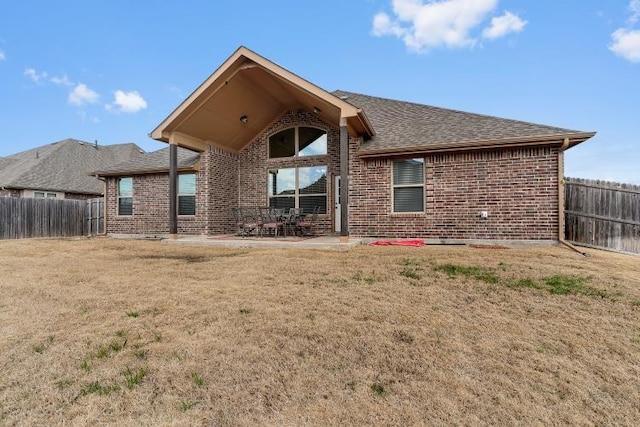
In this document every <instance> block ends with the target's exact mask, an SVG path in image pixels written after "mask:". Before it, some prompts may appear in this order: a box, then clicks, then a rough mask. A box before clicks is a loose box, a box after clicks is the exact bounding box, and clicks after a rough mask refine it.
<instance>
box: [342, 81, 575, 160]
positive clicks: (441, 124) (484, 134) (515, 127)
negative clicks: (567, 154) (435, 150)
mask: <svg viewBox="0 0 640 427" xmlns="http://www.w3.org/2000/svg"><path fill="white" fill-rule="evenodd" d="M333 94H334V95H336V96H339V97H340V98H342V99H344V100H345V101H347V102H349V103H351V104H353V105H354V106H356V107H359V108H362V109H363V110H364V112H365V114H366V115H367V117H368V118H369V120H370V121H371V123H372V125H373V128H374V129H375V132H376V135H375V136H374V137H373V138H372V139H371V140H369V141H366V142H364V143H363V144H362V145H361V147H360V151H361V153H363V152H367V151H373V152H375V151H380V150H394V149H395V150H398V151H402V150H403V149H410V148H413V147H422V148H426V149H428V148H429V147H430V146H441V145H451V146H456V144H459V143H473V142H483V141H496V140H508V139H515V138H533V137H544V136H551V135H565V134H581V133H583V132H580V131H575V130H570V129H563V128H558V127H553V126H546V125H539V124H535V123H528V122H523V121H518V120H510V119H503V118H500V117H492V116H486V115H481V114H474V113H467V112H464V111H457V110H449V109H446V108H439V107H432V106H428V105H422V104H416V103H411V102H404V101H396V100H392V99H385V98H377V97H374V96H368V95H362V94H357V93H352V92H345V91H335V92H333Z"/></svg>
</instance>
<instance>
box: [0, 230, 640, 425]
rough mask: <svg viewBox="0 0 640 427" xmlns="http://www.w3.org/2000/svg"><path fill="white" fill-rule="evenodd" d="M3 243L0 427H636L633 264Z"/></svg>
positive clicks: (611, 258) (113, 243)
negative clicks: (448, 426)
mask: <svg viewBox="0 0 640 427" xmlns="http://www.w3.org/2000/svg"><path fill="white" fill-rule="evenodd" d="M588 253H589V254H590V256H589V257H588V258H583V257H581V256H580V255H578V254H576V253H575V252H572V251H570V250H568V249H566V248H560V247H544V248H526V249H508V250H505V249H478V248H469V247H445V246H429V247H424V248H399V247H358V248H356V249H354V250H352V251H350V252H346V253H345V252H322V251H302V250H286V249H282V250H273V249H269V250H249V249H242V250H239V249H221V248H213V247H201V246H184V245H166V244H161V243H158V242H143V241H118V240H109V239H102V238H100V239H89V240H85V239H78V240H20V241H1V242H0V266H1V267H0V268H1V271H2V274H1V275H0V425H24V426H27V425H28V426H31V425H60V424H66V425H97V424H101V425H255V424H258V425H320V424H322V425H325V424H329V425H363V424H375V425H415V424H430V425H433V424H465V425H483V424H491V425H505V424H521V425H540V424H544V425H550V424H551V425H553V424H577V425H611V424H616V425H639V424H640V404H639V402H640V321H639V317H640V258H638V257H633V256H626V255H619V254H613V253H607V252H601V251H595V250H590V251H588Z"/></svg>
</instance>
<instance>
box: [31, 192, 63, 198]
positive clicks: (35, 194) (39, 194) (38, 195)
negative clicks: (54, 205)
mask: <svg viewBox="0 0 640 427" xmlns="http://www.w3.org/2000/svg"><path fill="white" fill-rule="evenodd" d="M33 197H34V198H36V199H44V198H45V197H46V198H47V199H54V198H56V197H58V194H57V193H47V192H46V191H34V192H33Z"/></svg>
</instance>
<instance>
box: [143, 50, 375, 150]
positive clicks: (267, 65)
mask: <svg viewBox="0 0 640 427" xmlns="http://www.w3.org/2000/svg"><path fill="white" fill-rule="evenodd" d="M291 109H304V110H307V111H313V112H314V114H317V115H318V116H320V118H322V119H323V120H325V121H327V122H329V123H335V124H336V125H337V124H339V123H340V120H341V119H342V118H345V119H346V121H347V125H348V127H349V130H350V132H351V133H352V134H366V135H373V133H374V132H373V129H372V127H371V125H370V123H369V121H368V119H367V118H366V116H365V114H364V112H362V110H361V109H359V108H358V107H356V106H354V105H352V104H350V103H348V102H345V101H343V100H341V99H340V98H339V97H337V96H335V95H332V94H331V93H329V92H327V91H325V90H323V89H321V88H320V87H318V86H315V85H313V84H312V83H310V82H308V81H306V80H304V79H302V78H301V77H299V76H297V75H295V74H293V73H291V72H290V71H288V70H286V69H284V68H283V67H280V66H279V65H277V64H275V63H273V62H271V61H269V60H267V59H265V58H263V57H262V56H260V55H258V54H256V53H255V52H253V51H251V50H249V49H247V48H245V47H240V48H239V49H238V50H237V51H236V52H235V53H234V54H233V55H231V57H229V59H227V60H226V61H225V62H224V63H223V64H222V65H221V66H220V67H219V68H218V69H217V70H216V71H215V72H214V73H213V74H212V75H211V76H210V77H209V78H208V79H207V80H205V81H204V82H203V83H202V84H201V85H200V86H199V87H198V88H197V89H196V90H195V91H194V92H193V93H192V94H191V95H190V96H189V97H187V99H185V100H184V101H183V102H182V103H181V104H180V105H179V106H178V107H177V108H176V109H175V110H174V111H173V112H172V113H171V114H170V115H169V116H168V117H167V118H166V119H165V120H163V121H162V123H160V124H159V125H158V127H156V129H154V130H153V131H152V132H151V137H152V138H154V139H157V140H160V141H164V142H171V140H172V139H173V142H174V143H176V144H178V145H180V146H183V147H187V148H191V149H194V150H198V151H203V150H204V149H205V148H206V146H207V145H213V146H217V147H221V148H224V149H227V150H230V151H234V152H238V151H240V150H242V149H243V148H244V147H245V146H246V145H247V144H248V143H250V142H251V141H252V140H253V139H254V138H255V137H256V136H257V135H258V134H260V132H262V131H263V130H264V129H265V128H266V127H267V126H268V125H269V124H270V123H271V122H273V121H274V120H276V119H277V118H278V117H279V116H280V115H281V114H282V113H284V112H285V111H287V110H291Z"/></svg>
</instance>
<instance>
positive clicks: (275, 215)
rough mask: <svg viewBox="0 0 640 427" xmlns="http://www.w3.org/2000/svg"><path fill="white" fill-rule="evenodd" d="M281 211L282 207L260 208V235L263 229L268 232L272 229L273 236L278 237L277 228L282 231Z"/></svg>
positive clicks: (262, 233)
mask: <svg viewBox="0 0 640 427" xmlns="http://www.w3.org/2000/svg"><path fill="white" fill-rule="evenodd" d="M283 213H284V211H283V210H282V209H274V208H260V219H261V227H260V235H261V236H262V235H264V232H265V230H266V231H267V232H268V233H269V234H271V232H272V231H273V234H274V236H275V237H278V231H279V230H282V231H283V233H284V220H283V218H282V214H283Z"/></svg>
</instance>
